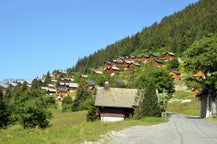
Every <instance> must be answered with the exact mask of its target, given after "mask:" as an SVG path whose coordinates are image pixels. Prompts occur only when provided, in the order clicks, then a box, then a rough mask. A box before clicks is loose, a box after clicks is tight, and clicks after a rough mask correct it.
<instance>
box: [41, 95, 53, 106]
mask: <svg viewBox="0 0 217 144" xmlns="http://www.w3.org/2000/svg"><path fill="white" fill-rule="evenodd" d="M42 99H43V101H44V103H45V105H46V106H47V107H52V108H55V107H56V101H55V97H54V96H51V95H45V96H43V97H42Z"/></svg>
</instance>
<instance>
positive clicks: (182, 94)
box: [167, 91, 200, 116]
mask: <svg viewBox="0 0 217 144" xmlns="http://www.w3.org/2000/svg"><path fill="white" fill-rule="evenodd" d="M190 95H192V92H186V91H176V92H175V93H174V97H173V99H179V100H183V99H189V96H190ZM191 100H192V102H189V103H182V102H171V103H168V104H167V111H170V112H176V113H181V114H187V115H194V116H199V115H200V101H199V100H198V99H197V98H191Z"/></svg>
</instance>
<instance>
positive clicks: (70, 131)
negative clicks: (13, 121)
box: [0, 112, 169, 144]
mask: <svg viewBox="0 0 217 144" xmlns="http://www.w3.org/2000/svg"><path fill="white" fill-rule="evenodd" d="M168 119H169V118H168V117H167V118H145V119H143V120H125V121H122V122H112V123H108V122H107V123H104V122H100V121H96V122H86V112H67V113H60V112H59V113H56V114H55V115H54V118H53V119H52V121H51V123H52V125H53V126H52V127H50V128H47V129H45V130H41V129H38V128H34V129H25V130H24V129H23V128H22V127H21V126H20V125H15V126H12V127H10V128H8V129H5V130H3V129H0V135H1V137H0V142H1V143H4V144H12V143H16V144H26V143H28V144H29V143H31V144H38V143H45V144H51V143H52V144H68V143H69V144H71V143H73V144H76V143H81V142H84V141H96V140H98V139H99V138H100V136H101V135H102V134H105V133H106V132H108V131H111V130H120V129H123V128H126V127H128V126H134V125H152V124H157V123H161V122H166V121H168Z"/></svg>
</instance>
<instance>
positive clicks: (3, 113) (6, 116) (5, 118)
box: [0, 88, 10, 127]
mask: <svg viewBox="0 0 217 144" xmlns="http://www.w3.org/2000/svg"><path fill="white" fill-rule="evenodd" d="M9 122H10V111H9V107H8V106H7V104H6V103H5V101H4V99H3V92H2V89H1V88H0V127H6V126H7V125H8V124H9Z"/></svg>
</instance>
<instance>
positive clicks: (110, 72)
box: [106, 66, 120, 74]
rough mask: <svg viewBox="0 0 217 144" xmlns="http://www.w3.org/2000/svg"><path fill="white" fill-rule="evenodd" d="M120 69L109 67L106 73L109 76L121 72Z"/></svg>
mask: <svg viewBox="0 0 217 144" xmlns="http://www.w3.org/2000/svg"><path fill="white" fill-rule="evenodd" d="M119 70H120V69H119V68H118V67H115V66H112V67H107V68H106V73H108V74H113V73H117V72H119Z"/></svg>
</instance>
